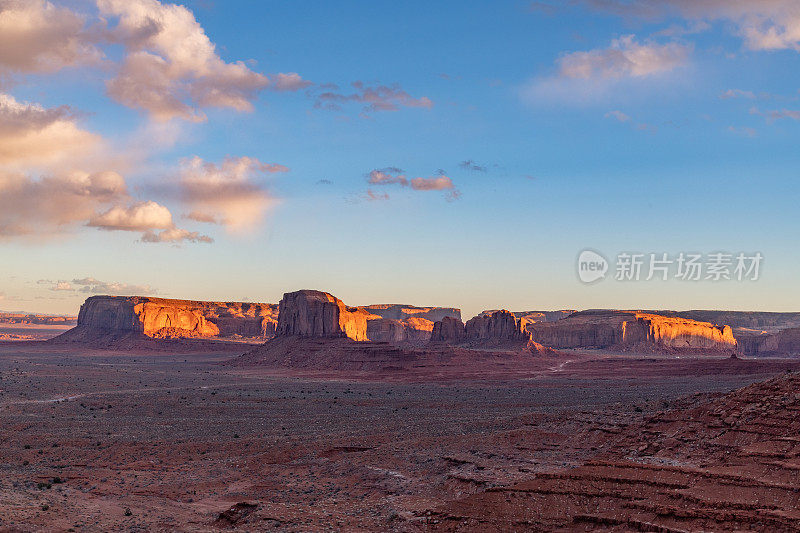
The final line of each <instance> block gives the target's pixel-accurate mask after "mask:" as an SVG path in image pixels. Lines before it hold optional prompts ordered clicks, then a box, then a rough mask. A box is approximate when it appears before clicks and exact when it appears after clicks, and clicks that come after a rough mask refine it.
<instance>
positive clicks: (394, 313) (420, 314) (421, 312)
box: [364, 304, 461, 322]
mask: <svg viewBox="0 0 800 533" xmlns="http://www.w3.org/2000/svg"><path fill="white" fill-rule="evenodd" d="M364 309H366V310H367V311H368V312H369V313H371V314H373V315H378V316H379V317H381V318H386V319H390V320H406V319H409V318H423V319H425V320H429V321H431V322H436V321H437V320H441V319H443V318H444V317H452V318H457V319H459V320H461V309H458V308H455V307H417V306H414V305H405V304H373V305H367V306H364Z"/></svg>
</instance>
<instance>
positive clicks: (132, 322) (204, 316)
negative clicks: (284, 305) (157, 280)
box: [76, 296, 277, 338]
mask: <svg viewBox="0 0 800 533" xmlns="http://www.w3.org/2000/svg"><path fill="white" fill-rule="evenodd" d="M276 323H277V306H275V305H273V304H257V303H244V302H201V301H191V300H172V299H167V298H150V297H144V296H92V297H90V298H87V299H86V301H85V302H84V304H83V305H82V306H81V310H80V313H79V314H78V325H77V327H76V329H80V330H81V331H82V332H83V333H84V334H86V335H90V334H91V333H92V332H98V333H103V334H108V333H120V334H123V333H134V334H142V335H144V336H147V337H152V338H163V337H201V338H210V337H228V336H233V335H239V336H243V337H269V336H271V335H272V334H273V333H274V330H275V324H276Z"/></svg>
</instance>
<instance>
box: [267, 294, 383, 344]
mask: <svg viewBox="0 0 800 533" xmlns="http://www.w3.org/2000/svg"><path fill="white" fill-rule="evenodd" d="M279 309H280V312H279V314H278V327H277V330H276V336H278V337H348V338H350V339H352V340H354V341H366V340H369V337H367V317H368V316H369V313H368V312H367V311H365V310H364V309H361V308H358V307H348V306H346V305H345V304H344V302H342V301H341V300H340V299H338V298H336V297H335V296H333V295H332V294H329V293H327V292H322V291H314V290H301V291H295V292H287V293H286V294H284V295H283V299H281V303H280V305H279Z"/></svg>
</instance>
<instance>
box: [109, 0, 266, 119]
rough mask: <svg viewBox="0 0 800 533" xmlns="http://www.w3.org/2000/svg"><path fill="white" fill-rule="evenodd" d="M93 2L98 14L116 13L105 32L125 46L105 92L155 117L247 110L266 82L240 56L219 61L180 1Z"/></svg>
mask: <svg viewBox="0 0 800 533" xmlns="http://www.w3.org/2000/svg"><path fill="white" fill-rule="evenodd" d="M97 5H98V7H99V9H100V13H101V14H102V15H104V16H109V17H116V18H117V21H118V22H117V25H116V26H115V27H114V28H113V29H112V30H111V32H110V35H111V36H112V38H113V39H115V40H117V41H119V42H121V43H123V44H124V45H125V47H126V49H127V50H128V52H129V53H128V55H127V56H126V58H125V60H124V61H123V64H122V67H121V68H120V71H119V73H118V75H117V77H116V78H114V79H113V80H111V81H110V82H109V83H108V92H109V94H110V95H111V97H112V98H114V99H115V100H117V101H118V102H120V103H122V104H123V105H126V106H129V107H133V108H138V109H144V110H145V111H147V112H148V113H150V115H151V116H152V117H153V118H154V119H155V120H159V121H166V120H170V119H172V118H182V119H185V120H192V121H201V120H205V115H204V113H203V112H202V108H206V107H228V108H232V109H235V110H237V111H250V110H251V109H252V107H253V104H252V101H253V99H254V98H255V96H256V94H257V93H258V92H259V91H260V90H261V89H264V88H265V87H266V86H267V85H268V84H269V80H268V79H267V77H266V76H264V75H263V74H259V73H257V72H254V71H252V70H250V69H249V68H248V67H247V66H246V65H245V64H244V63H243V62H241V61H236V62H233V63H226V62H225V61H223V60H222V58H220V56H219V55H218V54H217V51H216V46H215V45H214V43H212V42H211V40H210V39H209V38H208V36H207V35H206V33H205V30H203V27H202V26H201V25H200V23H198V22H197V20H196V19H195V17H194V15H193V14H192V12H191V11H190V10H189V9H187V8H186V7H184V6H181V5H173V4H162V3H161V2H159V1H158V0H97Z"/></svg>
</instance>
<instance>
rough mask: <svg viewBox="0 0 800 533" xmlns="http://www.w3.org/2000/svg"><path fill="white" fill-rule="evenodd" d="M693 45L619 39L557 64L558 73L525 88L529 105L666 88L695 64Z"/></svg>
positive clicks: (524, 96) (581, 101)
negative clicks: (680, 72) (692, 53)
mask: <svg viewBox="0 0 800 533" xmlns="http://www.w3.org/2000/svg"><path fill="white" fill-rule="evenodd" d="M691 52H692V46H691V45H686V44H681V43H677V42H668V43H666V44H659V43H657V42H654V41H651V40H646V41H643V42H640V41H638V40H637V39H636V37H635V36H633V35H626V36H623V37H620V38H618V39H614V40H613V41H612V42H611V45H610V46H609V47H607V48H597V49H594V50H588V51H579V52H571V53H567V54H565V55H562V56H561V57H560V58H559V59H558V60H557V61H556V66H557V71H556V73H555V74H553V75H550V76H541V77H538V78H535V79H533V80H531V81H530V82H529V83H527V84H526V85H524V86H523V87H522V89H521V93H520V94H521V97H522V99H523V100H525V101H526V102H528V103H531V104H540V103H547V104H550V103H552V102H559V103H564V104H568V105H575V104H578V105H581V104H591V103H600V102H604V103H608V101H610V100H618V99H619V96H620V95H626V97H630V95H631V94H635V93H636V92H637V91H641V90H642V89H649V90H660V89H661V88H662V87H663V86H664V85H665V83H666V82H668V81H669V82H674V81H675V80H676V79H677V74H676V73H677V71H678V70H679V69H680V68H681V67H685V66H688V65H689V57H690V55H691Z"/></svg>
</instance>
